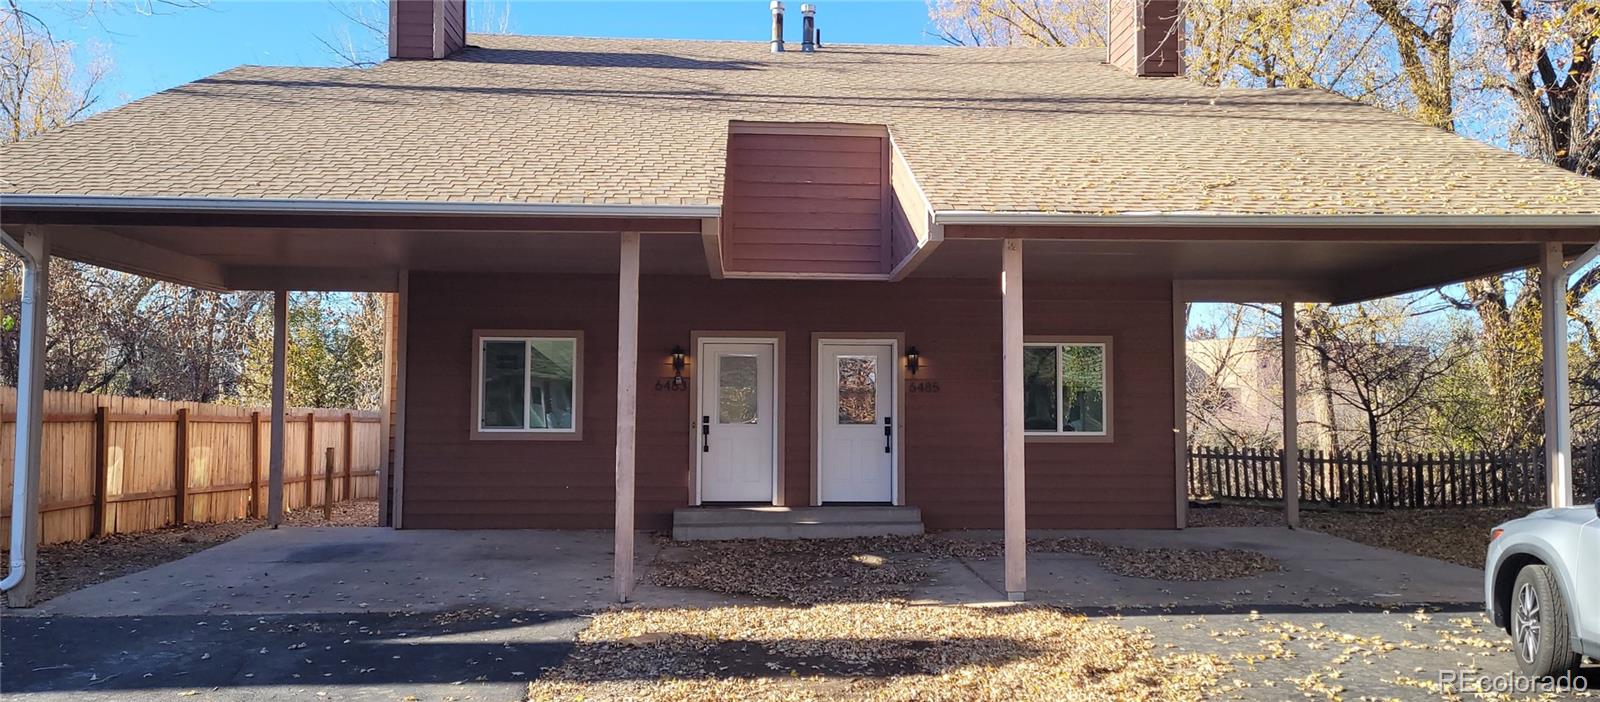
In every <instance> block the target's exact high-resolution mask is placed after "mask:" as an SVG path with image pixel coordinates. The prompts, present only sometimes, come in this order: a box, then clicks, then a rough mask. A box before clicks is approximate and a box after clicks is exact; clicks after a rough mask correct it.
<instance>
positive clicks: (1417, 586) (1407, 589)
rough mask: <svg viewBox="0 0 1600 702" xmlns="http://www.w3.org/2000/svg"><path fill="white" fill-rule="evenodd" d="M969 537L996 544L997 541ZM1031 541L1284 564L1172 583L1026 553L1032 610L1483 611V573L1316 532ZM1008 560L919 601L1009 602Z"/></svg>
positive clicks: (989, 562) (947, 564) (921, 591)
mask: <svg viewBox="0 0 1600 702" xmlns="http://www.w3.org/2000/svg"><path fill="white" fill-rule="evenodd" d="M969 536H970V537H971V538H991V539H996V540H998V539H999V537H1000V534H999V532H972V533H970V534H969ZM1029 536H1032V537H1082V538H1088V539H1095V540H1097V541H1100V542H1102V543H1107V544H1113V545H1119V546H1127V547H1132V548H1194V549H1218V548H1233V549H1241V550H1247V551H1256V552H1259V553H1263V554H1265V555H1267V556H1271V557H1272V558H1275V559H1277V560H1278V562H1279V563H1280V564H1282V570H1280V571H1278V572H1274V573H1262V574H1260V575H1257V576H1254V577H1249V578H1240V579H1236V580H1220V581H1198V582H1172V581H1165V580H1150V579H1145V578H1132V577H1125V576H1120V575H1116V574H1113V573H1110V572H1107V571H1106V570H1105V569H1104V568H1102V567H1101V566H1100V564H1099V559H1098V558H1097V557H1095V556H1086V555H1081V554H1075V553H1030V554H1028V592H1027V598H1028V600H1029V601H1031V602H1041V603H1048V604H1052V605H1059V606H1064V607H1070V608H1073V609H1078V610H1084V611H1089V612H1115V611H1121V610H1139V609H1163V610H1171V611H1182V612H1194V613H1205V612H1230V611H1250V610H1258V611H1261V612H1273V611H1301V610H1308V609H1319V608H1326V607H1348V606H1353V605H1354V606H1361V605H1366V606H1372V607H1403V606H1422V605H1434V606H1440V607H1443V608H1445V609H1447V610H1454V611H1475V610H1476V609H1477V608H1478V607H1479V606H1480V604H1481V602H1482V600H1483V592H1482V574H1481V573H1479V572H1478V571H1477V570H1474V569H1472V568H1466V567H1463V566H1458V565H1455V564H1451V563H1445V562H1443V561H1437V560H1434V559H1431V558H1423V557H1421V556H1413V555H1410V554H1405V553H1399V552H1397V551H1389V550H1386V549H1380V548H1375V547H1372V546H1366V545H1363V544H1358V543H1355V542H1353V541H1347V540H1345V539H1341V538H1338V537H1335V536H1329V535H1327V534H1322V533H1318V532H1314V531H1306V530H1290V529H1286V528H1273V527H1210V528H1195V529H1185V530H1182V531H1173V530H1114V531H1077V530H1073V531H1056V530H1050V531H1030V532H1029ZM1003 567H1004V563H1003V562H1002V560H1001V559H998V558H993V559H984V560H977V559H947V560H944V561H940V562H939V563H938V565H937V567H936V569H935V573H934V577H933V578H932V580H931V581H930V582H929V583H928V584H926V585H924V586H923V587H921V588H918V589H917V590H916V591H914V592H913V594H912V597H913V598H915V599H920V600H929V601H938V602H947V603H957V602H959V603H977V602H993V601H998V600H1004V599H1005V596H1004V590H1003V589H1002V588H1003V583H1004V572H1003Z"/></svg>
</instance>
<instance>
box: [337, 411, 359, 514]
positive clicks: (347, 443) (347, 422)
mask: <svg viewBox="0 0 1600 702" xmlns="http://www.w3.org/2000/svg"><path fill="white" fill-rule="evenodd" d="M355 455H356V419H355V415H353V414H351V413H349V412H345V413H344V495H343V496H342V497H341V498H340V499H345V500H349V499H352V498H353V497H355V495H354V494H352V493H351V492H350V472H351V471H353V470H355V465H356V464H355Z"/></svg>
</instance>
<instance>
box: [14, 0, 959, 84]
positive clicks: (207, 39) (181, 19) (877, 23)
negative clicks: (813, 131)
mask: <svg viewBox="0 0 1600 702" xmlns="http://www.w3.org/2000/svg"><path fill="white" fill-rule="evenodd" d="M86 2H87V0H48V1H44V2H40V1H38V0H34V1H31V2H24V3H23V6H24V7H25V8H27V9H29V10H30V11H32V12H34V13H36V14H37V15H39V16H40V17H41V18H43V19H44V20H45V21H46V22H48V23H49V24H50V27H51V30H52V31H54V32H55V33H56V34H57V35H58V36H60V37H64V38H66V39H68V40H69V41H72V42H74V44H76V45H77V47H78V50H79V52H80V55H81V56H82V57H83V58H82V59H80V60H87V57H88V56H89V55H90V54H89V53H88V52H91V51H100V52H101V53H103V54H104V55H106V56H107V57H109V58H110V59H111V62H112V64H113V69H112V73H111V75H110V76H109V77H108V82H107V85H106V88H107V89H106V91H105V93H104V96H103V97H102V102H101V103H100V104H99V105H97V108H99V109H107V108H110V107H115V106H117V105H119V104H122V103H125V102H128V101H130V100H136V99H138V98H141V97H144V96H146V95H150V94H152V93H156V92H159V91H161V90H165V89H167V88H171V87H174V86H177V85H180V84H182V83H186V82H188V81H192V80H195V79H197V78H201V77H204V76H207V75H211V74H213V73H216V72H218V71H222V70H226V69H228V68H232V67H234V66H239V65H243V64H257V65H280V66H288V65H293V66H326V65H338V61H337V59H336V58H335V56H334V55H333V54H332V53H331V52H330V51H329V50H328V48H327V47H325V46H324V45H323V44H322V43H321V42H320V41H319V37H322V38H331V37H335V36H337V34H338V32H339V31H340V30H341V28H344V27H347V26H349V22H348V21H347V20H346V19H345V17H344V16H343V15H342V14H341V13H340V9H341V8H343V9H346V10H357V11H362V10H364V11H366V12H368V13H378V12H382V11H383V7H384V5H383V4H382V3H381V2H379V1H377V0H212V4H211V6H210V7H207V8H198V9H183V10H161V11H160V12H159V13H157V14H153V15H152V14H142V13H140V12H139V11H138V8H139V7H144V6H149V2H148V1H146V2H141V3H138V4H137V5H136V4H135V3H132V2H127V1H126V0H117V2H118V4H117V5H116V6H115V7H113V8H111V9H109V10H107V9H101V10H98V11H96V13H95V14H94V15H93V16H90V17H85V16H84V8H85V7H86ZM468 3H469V8H468V12H469V15H476V16H477V17H478V18H479V19H478V21H482V19H483V18H485V17H488V16H490V15H491V14H494V13H498V12H503V11H504V8H505V7H507V6H509V7H510V21H509V30H510V32H511V33H513V34H555V35H578V36H603V37H654V38H673V39H742V40H752V41H765V40H766V39H767V38H768V31H769V30H768V22H769V21H770V17H771V14H770V12H769V10H768V9H767V3H766V1H765V0H722V1H720V2H664V1H656V2H648V1H646V2H638V1H636V2H572V1H566V2H555V1H544V0H511V2H509V3H507V2H506V0H468ZM787 4H788V5H789V10H790V14H791V15H793V17H791V22H790V25H789V27H788V30H789V31H788V32H787V33H788V34H789V35H790V38H791V39H796V40H797V39H798V37H799V22H798V11H799V7H800V2H799V0H791V1H790V2H788V3H787ZM157 7H159V5H158V6H157ZM375 16H376V15H375ZM817 26H818V28H820V29H821V30H822V36H823V39H824V40H825V41H837V42H841V43H873V44H918V43H931V42H937V39H935V38H933V37H931V36H928V35H927V34H926V33H925V32H926V31H928V30H929V29H930V25H929V22H928V9H927V5H926V4H925V3H924V2H923V0H872V1H866V0H832V1H829V0H822V1H821V2H818V3H817ZM475 28H476V27H475Z"/></svg>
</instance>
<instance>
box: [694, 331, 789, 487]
mask: <svg viewBox="0 0 1600 702" xmlns="http://www.w3.org/2000/svg"><path fill="white" fill-rule="evenodd" d="M699 355H700V364H701V368H700V381H699V382H700V389H699V390H700V399H699V405H700V406H699V411H700V416H699V417H696V419H698V420H699V434H698V435H697V436H696V439H697V440H698V441H699V444H700V500H701V501H702V502H765V503H769V504H770V503H771V502H772V498H773V466H774V465H775V464H776V460H777V456H776V452H775V448H776V447H777V438H778V437H777V425H778V422H777V407H778V405H777V401H776V393H775V392H774V390H775V389H776V385H775V383H774V382H773V379H774V378H775V377H776V376H775V374H776V367H775V366H776V363H777V346H776V345H775V344H773V343H760V342H754V343H752V342H726V341H704V342H701V345H700V353H699Z"/></svg>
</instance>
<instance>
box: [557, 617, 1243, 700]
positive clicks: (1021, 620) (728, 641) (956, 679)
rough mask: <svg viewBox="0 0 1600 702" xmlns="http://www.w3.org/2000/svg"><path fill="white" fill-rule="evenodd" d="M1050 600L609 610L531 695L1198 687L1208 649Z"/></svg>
mask: <svg viewBox="0 0 1600 702" xmlns="http://www.w3.org/2000/svg"><path fill="white" fill-rule="evenodd" d="M1151 649H1152V647H1151V644H1150V641H1149V640H1148V638H1147V637H1144V636H1141V635H1138V634H1134V633H1132V632H1129V631H1127V630H1124V629H1122V628H1120V627H1117V626H1115V625H1113V624H1109V623H1105V622H1095V621H1091V620H1089V619H1087V618H1085V617H1083V616H1081V615H1075V614H1067V613H1063V612H1060V611H1057V610H1054V609H1050V608H1045V607H1002V608H975V607H956V606H913V605H907V604H902V603H887V602H879V603H866V604H833V605H819V606H815V607H805V608H791V607H752V606H738V607H720V608H715V609H703V610H700V609H663V610H646V609H632V610H614V611H610V612H605V613H602V614H600V615H598V616H597V617H596V618H595V620H594V622H593V623H592V624H591V625H590V626H589V628H587V629H585V630H584V631H583V633H581V634H579V636H578V646H577V648H576V650H575V651H574V652H573V653H572V655H571V656H569V657H568V658H567V660H566V662H565V663H563V664H562V665H561V666H560V667H559V668H556V669H555V670H552V671H550V672H549V673H548V674H547V675H545V676H544V677H543V678H541V679H540V680H539V681H538V682H535V683H533V684H532V685H530V686H529V698H530V699H532V700H580V699H590V700H592V699H637V700H657V701H667V700H734V699H737V700H822V699H828V700H841V699H842V700H855V699H860V700H866V699H871V700H974V699H978V700H985V699H986V700H1022V701H1026V700H1052V701H1054V700H1107V699H1112V700H1115V699H1159V700H1173V701H1180V700H1192V699H1200V698H1201V696H1202V693H1203V692H1204V691H1205V690H1206V689H1207V688H1209V687H1210V686H1211V685H1213V684H1215V682H1216V681H1217V680H1218V679H1219V677H1220V676H1221V674H1222V673H1223V672H1224V671H1225V670H1226V666H1225V665H1224V664H1223V663H1222V662H1221V661H1220V659H1218V658H1216V657H1214V656H1201V655H1183V656H1172V657H1165V658H1161V657H1157V656H1155V655H1153V654H1152V652H1151Z"/></svg>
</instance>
